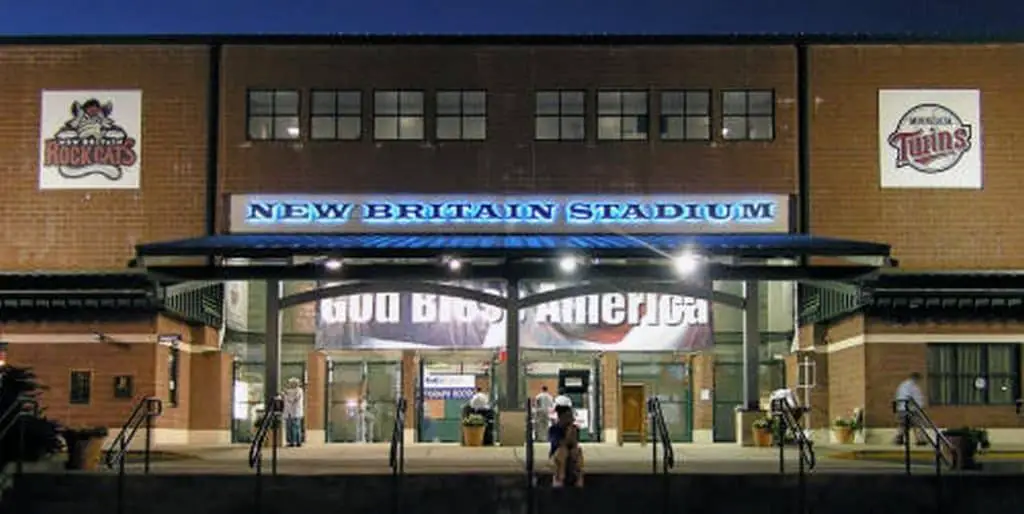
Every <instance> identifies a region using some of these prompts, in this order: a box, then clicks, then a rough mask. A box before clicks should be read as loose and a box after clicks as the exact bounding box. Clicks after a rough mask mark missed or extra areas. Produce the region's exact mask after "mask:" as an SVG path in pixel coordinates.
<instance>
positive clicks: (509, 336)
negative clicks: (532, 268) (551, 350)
mask: <svg viewBox="0 0 1024 514" xmlns="http://www.w3.org/2000/svg"><path fill="white" fill-rule="evenodd" d="M505 287H506V291H507V292H508V295H507V296H506V298H507V299H508V300H507V302H508V306H507V307H506V310H505V396H503V398H504V401H503V402H501V404H502V405H501V407H502V408H503V409H505V410H515V409H518V408H520V405H519V302H517V301H515V300H516V299H518V298H519V280H516V279H510V280H509V281H508V283H507V284H506V286H505Z"/></svg>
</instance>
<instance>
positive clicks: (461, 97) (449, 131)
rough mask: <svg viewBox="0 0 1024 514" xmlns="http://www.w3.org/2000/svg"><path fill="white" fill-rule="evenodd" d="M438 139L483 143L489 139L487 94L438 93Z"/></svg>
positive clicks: (482, 92) (470, 92)
mask: <svg viewBox="0 0 1024 514" xmlns="http://www.w3.org/2000/svg"><path fill="white" fill-rule="evenodd" d="M437 139H440V140H448V141H453V140H463V141H483V140H484V139H487V93H486V92H484V91H438V93H437Z"/></svg>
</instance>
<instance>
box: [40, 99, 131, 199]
mask: <svg viewBox="0 0 1024 514" xmlns="http://www.w3.org/2000/svg"><path fill="white" fill-rule="evenodd" d="M41 111H42V114H41V119H40V124H39V189H138V188H139V185H140V182H141V178H140V175H141V171H140V170H141V166H142V91H138V90H133V91H43V93H42V105H41Z"/></svg>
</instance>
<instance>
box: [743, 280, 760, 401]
mask: <svg viewBox="0 0 1024 514" xmlns="http://www.w3.org/2000/svg"><path fill="white" fill-rule="evenodd" d="M758 285H759V284H758V283H757V281H756V280H747V281H745V282H743V297H744V299H745V300H746V303H745V305H744V306H743V408H744V409H745V410H747V411H752V410H758V409H759V408H760V404H761V391H760V390H759V381H758V374H759V371H760V369H761V361H760V359H761V353H760V352H761V319H760V318H761V303H760V302H759V301H758Z"/></svg>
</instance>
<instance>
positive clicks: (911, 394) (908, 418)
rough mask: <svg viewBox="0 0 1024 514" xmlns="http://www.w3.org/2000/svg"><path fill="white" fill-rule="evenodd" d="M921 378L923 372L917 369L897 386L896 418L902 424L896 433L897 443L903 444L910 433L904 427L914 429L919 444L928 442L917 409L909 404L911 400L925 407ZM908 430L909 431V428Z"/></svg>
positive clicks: (922, 444)
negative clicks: (919, 422) (919, 383)
mask: <svg viewBox="0 0 1024 514" xmlns="http://www.w3.org/2000/svg"><path fill="white" fill-rule="evenodd" d="M920 380H921V374H920V373H918V372H916V371H915V372H913V373H911V374H910V375H909V376H908V377H907V378H906V380H904V381H903V382H900V385H899V386H897V387H896V398H895V399H896V419H897V421H898V422H899V424H900V425H899V426H900V430H899V432H897V435H896V441H895V442H896V444H903V437H904V436H905V435H908V434H906V433H904V429H903V428H904V427H909V428H911V429H913V432H914V440H915V442H916V444H917V445H918V446H924V445H925V444H928V443H927V442H926V441H925V439H926V436H925V433H924V430H923V429H922V428H921V426H920V425H919V424H918V419H917V415H916V414H915V409H914V408H908V406H907V404H908V403H910V401H913V402H914V403H916V404H917V406H918V407H921V408H923V407H924V394H923V393H922V392H921V387H920V386H919V385H918V382H919V381H920ZM907 432H909V430H908V431H907Z"/></svg>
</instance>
